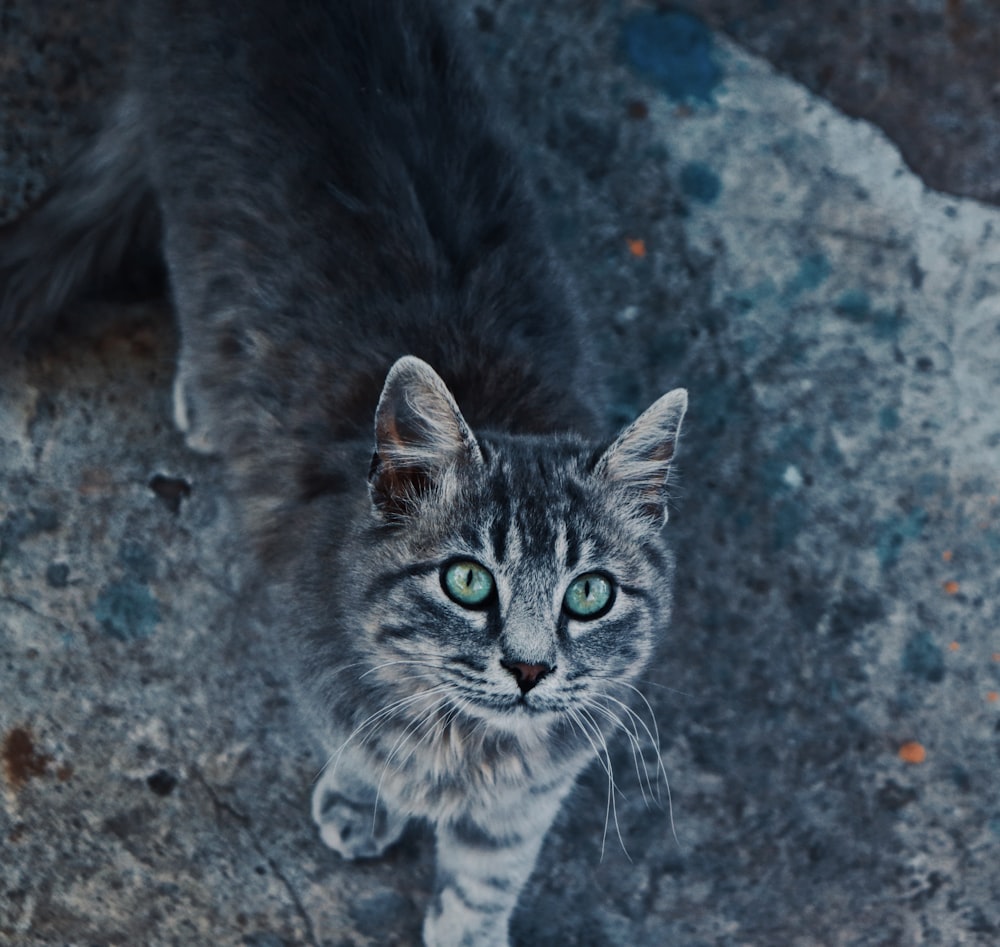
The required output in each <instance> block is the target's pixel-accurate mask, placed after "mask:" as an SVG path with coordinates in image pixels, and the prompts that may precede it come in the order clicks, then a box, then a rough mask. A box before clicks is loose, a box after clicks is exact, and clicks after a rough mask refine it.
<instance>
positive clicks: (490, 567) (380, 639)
mask: <svg viewBox="0 0 1000 947" xmlns="http://www.w3.org/2000/svg"><path fill="white" fill-rule="evenodd" d="M686 406H687V395H686V392H684V391H683V390H679V389H678V390H676V391H672V392H670V393H669V394H667V395H664V396H663V397H662V398H660V399H659V400H658V401H657V402H655V403H654V404H653V405H652V406H651V407H650V408H649V409H648V410H647V411H645V412H644V413H643V414H642V415H641V416H640V417H639V418H638V420H636V421H635V422H634V423H633V424H631V425H630V426H629V427H627V428H626V429H625V430H624V431H623V432H622V433H621V434H620V436H619V437H618V438H617V439H616V440H615V441H614V442H613V443H612V444H610V446H607V445H604V446H595V445H594V444H592V443H588V442H587V441H585V440H583V439H581V438H578V437H574V436H530V437H528V436H512V435H496V434H489V433H485V432H483V433H480V434H479V435H478V437H477V435H476V434H474V433H473V432H472V431H471V430H470V429H469V427H468V425H467V424H466V422H465V420H464V419H463V417H462V414H461V412H460V410H459V407H458V405H457V404H456V403H455V400H454V398H453V397H452V396H451V394H450V392H449V391H448V389H447V387H446V386H445V384H444V382H443V381H442V380H441V378H440V377H439V376H438V375H437V374H436V373H435V372H434V371H433V369H432V368H431V367H430V366H429V365H427V364H426V363H425V362H422V361H420V360H419V359H416V358H412V357H407V358H403V359H400V360H399V361H398V362H397V363H396V364H395V365H394V366H393V368H392V370H391V371H390V372H389V375H388V377H387V379H386V383H385V388H384V390H383V393H382V397H381V400H380V402H379V405H378V410H377V416H376V451H375V455H374V458H373V461H372V467H371V472H370V476H369V486H370V496H371V503H372V523H371V528H370V530H369V531H366V533H367V535H368V537H369V540H370V551H371V554H372V557H373V558H372V560H371V562H370V563H369V564H368V565H367V566H366V571H371V572H373V573H375V574H373V575H372V578H373V579H374V580H375V584H377V586H378V588H379V590H380V592H379V595H378V597H377V601H369V602H368V603H367V604H366V606H365V608H366V609H367V610H368V614H367V615H366V620H365V622H364V623H365V625H366V627H367V629H368V633H369V634H370V635H371V641H372V645H373V646H374V647H375V649H376V652H375V655H374V658H375V659H374V660H373V667H376V668H377V669H376V670H374V671H373V673H374V674H376V675H377V676H379V677H381V678H383V679H386V680H387V682H389V681H395V682H398V683H399V684H400V685H404V687H403V689H404V690H405V691H409V692H411V693H414V694H416V693H419V692H425V693H428V694H433V695H435V696H434V701H435V703H438V701H439V702H440V706H441V707H442V708H454V709H455V711H456V712H459V713H464V714H466V715H468V716H471V717H474V718H478V719H481V720H485V721H487V722H488V723H491V724H493V725H495V726H497V727H500V728H502V729H509V730H512V731H524V730H525V729H531V728H533V727H535V726H536V725H537V724H538V723H539V722H541V721H545V720H548V721H551V720H552V719H553V715H555V714H573V713H580V712H581V710H583V711H586V712H588V713H590V714H591V715H594V714H599V713H600V712H601V711H600V710H599V709H598V708H597V706H595V701H599V700H600V697H599V695H601V694H616V696H617V697H618V698H619V699H621V698H622V697H623V696H624V694H622V693H621V692H620V691H616V690H615V685H617V684H621V685H624V684H627V683H628V682H630V681H631V680H632V679H633V678H634V677H635V675H636V674H637V673H638V672H639V670H640V669H641V668H642V667H643V665H644V664H645V663H646V661H647V660H648V658H649V656H650V654H651V652H652V649H653V646H654V643H655V640H656V639H657V637H658V636H661V635H662V634H663V633H664V631H665V628H666V625H667V623H668V621H669V611H670V598H671V596H670V585H671V562H670V560H669V557H668V554H667V553H666V551H665V550H664V548H663V546H662V545H661V544H660V542H659V534H660V532H661V529H662V527H663V525H664V523H665V522H666V519H667V501H668V496H667V481H668V475H669V472H670V466H671V462H672V460H673V455H674V449H675V446H676V443H677V437H678V432H679V430H680V425H681V420H682V418H683V416H684V411H685V408H686ZM378 665H381V667H378ZM428 699H429V698H428Z"/></svg>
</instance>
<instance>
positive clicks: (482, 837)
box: [449, 816, 523, 852]
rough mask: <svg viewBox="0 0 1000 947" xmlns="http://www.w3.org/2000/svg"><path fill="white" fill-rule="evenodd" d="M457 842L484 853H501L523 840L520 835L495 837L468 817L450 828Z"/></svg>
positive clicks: (459, 820)
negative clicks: (502, 850)
mask: <svg viewBox="0 0 1000 947" xmlns="http://www.w3.org/2000/svg"><path fill="white" fill-rule="evenodd" d="M449 829H450V830H451V833H452V835H454V836H455V840H456V841H457V842H460V843H461V844H462V845H465V846H467V847H469V848H477V849H482V850H484V851H492V852H496V851H500V850H501V849H504V848H513V847H514V846H515V845H520V844H521V842H522V841H523V839H522V838H521V836H520V835H517V834H511V835H505V836H500V837H498V836H495V835H492V834H490V833H489V832H487V831H486V829H484V828H483V827H482V826H481V825H479V824H478V823H476V822H474V821H473V820H472V819H470V818H468V816H463V817H462V818H460V819H458V820H457V821H455V822H452V823H451V824H450V826H449Z"/></svg>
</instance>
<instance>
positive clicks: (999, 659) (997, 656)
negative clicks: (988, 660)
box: [993, 651, 1000, 663]
mask: <svg viewBox="0 0 1000 947" xmlns="http://www.w3.org/2000/svg"><path fill="white" fill-rule="evenodd" d="M993 660H994V661H996V662H998V663H1000V651H994V652H993Z"/></svg>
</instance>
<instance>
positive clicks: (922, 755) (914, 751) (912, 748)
mask: <svg viewBox="0 0 1000 947" xmlns="http://www.w3.org/2000/svg"><path fill="white" fill-rule="evenodd" d="M899 758H900V759H901V760H902V761H903V762H904V763H923V762H924V760H926V759H927V751H926V750H925V749H924V748H923V746H922V745H921V744H920V743H917V741H916V740H910V741H909V742H908V743H904V744H903V745H902V746H901V747H900V748H899Z"/></svg>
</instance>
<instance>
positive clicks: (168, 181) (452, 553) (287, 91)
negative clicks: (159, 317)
mask: <svg viewBox="0 0 1000 947" xmlns="http://www.w3.org/2000/svg"><path fill="white" fill-rule="evenodd" d="M446 19H447V18H446V17H442V15H441V14H440V13H439V12H437V11H436V10H435V8H434V6H433V4H432V3H431V2H430V0H327V2H316V0H286V2H284V3H282V4H272V3H268V2H265V0H251V2H247V0H141V2H140V3H139V4H138V11H137V16H136V42H135V56H134V62H133V65H132V67H131V70H130V73H129V87H128V89H127V90H126V91H125V92H124V93H123V94H122V96H121V98H120V99H119V103H118V105H117V106H116V107H115V108H113V109H112V110H111V115H110V119H109V121H108V123H107V125H106V126H105V128H104V129H103V131H102V132H101V133H100V135H99V136H98V137H97V138H96V139H95V140H94V141H93V142H92V143H91V144H90V145H88V146H87V148H85V149H84V150H83V151H82V152H81V153H80V156H79V157H78V158H77V160H76V161H75V163H74V164H72V165H71V166H70V168H69V169H68V171H67V173H66V175H65V177H64V178H63V179H62V181H61V182H59V183H57V185H56V187H55V188H54V189H53V190H52V191H51V192H50V194H49V195H48V197H47V198H46V200H45V202H44V203H43V204H42V205H41V206H40V207H39V208H38V209H37V210H35V211H33V212H30V213H29V214H27V215H26V216H25V217H24V218H23V219H22V220H21V221H19V222H15V223H14V224H13V225H11V226H8V227H6V228H5V229H4V230H3V231H0V340H2V339H6V340H7V341H8V342H12V341H23V340H30V339H32V338H37V337H39V336H41V335H44V334H45V332H46V331H48V329H49V328H50V327H51V325H52V323H53V322H54V320H55V317H56V316H57V315H58V314H59V313H60V312H61V311H62V310H63V309H64V308H65V307H66V306H67V305H71V304H72V301H73V299H74V298H76V297H78V296H79V295H81V294H82V293H84V292H87V291H89V290H92V289H93V288H95V286H96V287H100V286H101V285H104V284H106V283H107V282H108V281H110V280H113V279H114V278H115V277H116V276H117V275H120V271H121V270H122V268H124V267H127V266H128V265H129V264H130V260H132V259H134V258H135V256H136V255H138V256H141V257H143V258H148V257H153V258H154V260H155V258H156V257H157V255H162V257H163V259H164V261H165V263H166V266H167V270H168V273H169V280H170V287H171V295H172V299H173V302H174V306H175V309H176V313H177V317H178V320H179V323H180V330H181V346H180V354H179V363H178V370H177V383H176V385H175V399H174V400H175V414H176V417H177V420H178V423H179V424H180V426H182V427H183V428H184V429H185V432H186V434H187V437H188V439H189V442H190V443H191V444H192V446H194V447H197V448H198V449H203V450H204V449H208V450H212V451H214V452H216V453H217V454H219V455H220V457H221V458H222V460H223V461H224V462H225V463H226V464H227V465H228V468H229V470H230V472H231V479H232V482H233V494H234V499H235V500H236V502H237V505H238V507H239V509H240V512H241V518H242V523H243V528H244V529H245V531H246V534H247V536H248V538H249V539H250V540H251V541H252V543H253V546H254V548H255V549H256V552H257V556H258V558H259V561H260V563H261V570H262V575H263V576H265V577H266V579H267V581H268V582H269V583H270V585H271V586H272V587H273V591H274V595H275V597H276V598H277V600H278V601H279V603H280V606H281V608H280V610H279V612H278V614H280V615H281V616H282V617H281V627H279V628H277V629H276V633H278V634H279V635H281V636H282V638H283V640H287V641H288V643H289V655H290V656H289V660H290V661H294V662H295V665H296V667H297V669H298V672H299V679H300V682H301V690H302V698H303V707H304V709H305V711H306V713H307V715H308V716H309V717H310V718H311V720H312V722H313V723H314V725H315V728H316V731H317V733H318V735H319V737H320V739H321V740H322V741H323V743H324V745H325V747H326V750H327V752H328V754H329V759H328V763H327V765H326V766H325V767H324V770H323V773H322V776H321V778H320V779H319V781H318V784H317V786H316V791H315V793H314V797H313V815H314V817H315V819H316V821H317V823H318V825H319V827H320V831H321V834H322V837H323V839H324V841H325V842H326V843H327V844H329V845H330V846H331V847H333V848H335V849H336V850H337V851H339V852H340V853H341V854H342V855H344V856H345V857H348V858H357V857H367V856H374V855H377V854H379V853H380V852H381V851H383V850H384V849H385V848H386V847H387V846H388V845H390V844H392V842H393V841H394V840H395V839H396V838H397V837H398V836H399V833H400V832H401V831H402V830H403V827H404V826H405V825H406V822H407V821H408V820H409V819H411V818H414V817H416V818H422V819H426V820H429V821H430V822H431V823H432V824H433V825H434V826H435V828H436V832H437V841H438V849H437V858H438V881H437V888H436V893H435V896H434V899H433V902H432V904H431V905H430V907H429V910H428V913H427V917H426V921H425V925H424V941H425V943H426V944H427V945H429V947H437V945H459V944H469V945H477V947H478V945H490V944H504V943H506V941H507V921H508V919H509V916H510V914H511V912H512V911H513V909H514V907H515V905H516V902H517V898H518V895H519V893H520V891H521V889H522V887H523V885H524V884H525V882H526V879H527V878H528V876H529V874H530V872H531V870H532V868H533V866H534V863H535V859H536V856H537V854H538V851H539V849H540V847H541V845H542V844H543V839H544V837H545V833H546V831H547V829H548V827H549V825H550V824H551V822H552V819H553V818H554V816H555V814H556V812H557V811H558V809H559V806H560V804H561V802H562V801H563V799H564V798H565V797H566V795H567V794H568V793H569V792H570V790H571V788H572V786H573V783H574V781H575V779H576V777H577V775H578V774H579V772H580V770H581V769H582V768H583V767H584V766H585V765H587V764H588V762H590V761H592V760H594V759H595V757H596V758H597V759H599V760H601V763H602V765H605V766H607V767H609V766H610V755H609V752H608V744H609V741H610V740H612V739H613V738H616V737H617V738H619V739H627V740H629V741H630V742H632V743H633V744H634V745H636V746H638V745H639V744H640V743H642V742H644V741H645V740H646V739H647V737H648V738H649V739H652V734H651V733H650V732H649V728H650V726H651V724H647V723H646V722H645V721H644V720H643V719H642V718H641V717H640V716H639V715H638V714H637V713H636V710H635V709H633V704H634V701H633V700H632V698H633V697H636V696H637V692H636V690H635V687H634V681H635V680H636V677H637V675H638V674H639V673H640V671H641V669H642V668H643V667H644V666H645V664H646V663H647V662H648V661H649V659H650V656H651V655H652V653H653V650H654V647H655V645H656V643H657V640H658V639H660V638H661V637H662V635H663V634H664V631H665V629H666V627H667V625H668V622H669V615H670V600H671V596H670V584H671V573H672V564H671V558H670V555H669V553H668V551H667V550H666V548H665V546H664V545H663V542H662V537H661V530H660V528H661V526H662V525H663V522H664V521H665V519H666V503H667V489H668V477H669V472H670V467H671V463H672V459H673V455H674V451H675V447H676V442H677V436H678V432H679V427H680V423H681V419H682V417H683V413H684V409H685V406H686V395H685V394H684V393H683V392H681V391H677V392H672V393H671V394H669V395H666V396H664V398H662V399H660V401H658V402H656V404H654V405H653V406H652V407H651V408H650V409H649V410H648V411H647V412H645V413H644V414H643V415H642V416H641V417H640V418H639V419H638V420H637V421H636V422H635V423H634V424H633V425H631V426H630V427H629V428H627V429H626V430H625V431H624V432H623V433H622V434H621V435H620V436H619V437H618V438H617V440H612V439H611V438H607V439H605V440H603V441H601V440H600V439H598V440H596V441H595V440H592V439H591V437H592V435H593V432H594V431H596V430H599V429H600V423H599V419H600V418H601V417H602V416H603V415H604V414H606V405H605V404H604V402H603V399H602V396H601V393H600V390H599V388H598V387H597V386H595V384H594V381H593V379H594V377H595V372H594V366H593V365H592V363H591V361H590V357H589V353H588V352H587V351H586V350H585V348H584V346H583V340H586V339H587V338H588V337H589V334H588V332H587V331H586V329H585V326H584V325H583V322H582V319H581V316H580V314H579V312H578V309H577V307H576V306H575V305H574V302H573V297H572V294H571V292H570V291H569V289H568V287H567V285H566V283H565V281H564V279H563V278H562V276H561V274H560V272H559V270H558V267H557V266H556V265H555V263H554V262H553V261H552V260H551V259H550V257H549V254H548V250H547V247H546V242H545V240H544V239H543V237H542V235H541V233H540V230H539V227H538V224H537V222H536V216H537V215H536V212H535V208H534V204H533V201H532V198H531V195H530V192H529V190H528V188H527V187H526V185H525V184H524V182H523V180H522V176H521V173H520V171H519V170H518V167H517V162H516V160H515V158H514V152H513V149H512V148H511V147H510V146H509V144H508V143H507V141H506V138H505V135H504V133H503V131H502V125H501V123H499V121H498V120H497V119H496V117H495V116H493V115H492V114H491V110H490V108H489V106H488V104H487V103H486V101H485V98H484V96H483V94H482V92H481V89H480V85H479V83H478V81H477V78H476V76H475V73H474V71H473V70H472V69H471V68H470V66H469V64H468V60H467V58H466V57H465V56H464V55H463V54H462V51H461V49H460V47H459V46H458V44H457V43H456V41H455V40H454V39H453V37H452V32H451V30H450V28H449V27H448V24H447V22H446ZM431 366H433V368H432V367H431ZM373 427H374V438H373V436H372V428H373ZM584 435H586V436H584ZM609 445H610V446H609ZM456 560H459V561H463V562H464V561H466V560H472V561H474V562H476V563H478V564H480V566H481V567H482V568H485V569H486V570H488V571H489V573H490V575H491V576H492V581H493V591H492V592H491V593H490V595H489V596H488V597H487V598H485V599H484V600H483V601H482V602H481V603H479V604H477V606H476V607H474V608H473V607H466V606H464V605H462V604H459V602H458V601H457V600H454V599H453V598H452V596H451V593H449V592H448V591H447V588H446V583H445V581H444V575H445V572H446V570H447V568H448V566H449V564H450V563H454V562H455V561H456ZM590 573H599V574H600V575H601V576H602V577H604V579H606V580H607V581H608V582H610V583H611V585H610V587H611V588H613V599H612V598H609V599H608V607H607V608H606V609H604V610H602V611H601V613H600V614H599V616H598V617H595V618H593V619H587V620H583V619H580V618H578V617H574V616H573V615H572V614H571V613H570V611H569V610H568V607H567V606H566V604H565V603H564V596H565V595H566V591H567V588H568V587H569V584H570V583H571V582H573V581H574V580H575V579H576V578H578V577H580V576H585V575H587V574H590ZM640 699H641V695H640ZM637 767H638V764H637ZM612 798H613V797H612V795H611V791H610V789H609V802H610V801H611V800H612Z"/></svg>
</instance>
